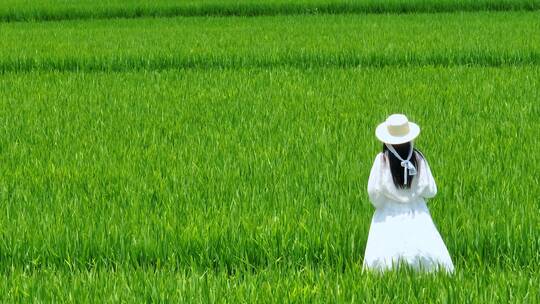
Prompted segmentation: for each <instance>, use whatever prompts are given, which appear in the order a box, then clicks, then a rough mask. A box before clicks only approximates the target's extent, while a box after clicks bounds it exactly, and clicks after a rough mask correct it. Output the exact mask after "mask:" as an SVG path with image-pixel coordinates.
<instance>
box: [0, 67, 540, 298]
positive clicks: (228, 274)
mask: <svg viewBox="0 0 540 304" xmlns="http://www.w3.org/2000/svg"><path fill="white" fill-rule="evenodd" d="M539 79H540V69H539V68H538V67H536V66H532V67H520V68H515V67H507V68H470V67H455V68H442V67H438V68H434V67H417V68H412V67H411V68H383V69H378V68H377V69H307V70H302V69H294V68H276V69H268V70H261V69H232V70H197V69H188V70H180V71H169V72H159V73H157V72H134V73H6V74H4V75H2V76H1V78H0V87H1V88H2V95H1V97H0V105H1V106H0V117H1V118H2V120H1V121H0V148H1V150H0V163H1V164H2V170H1V171H0V174H1V175H0V206H1V207H0V222H1V223H2V225H1V228H0V233H1V240H2V241H1V243H0V269H1V271H2V273H3V275H4V278H5V279H3V280H2V281H3V283H2V286H3V287H2V288H3V289H4V291H5V292H3V293H2V294H3V296H4V297H5V299H6V300H8V299H9V300H13V299H19V300H21V301H22V300H24V299H27V298H28V297H36V298H38V299H42V300H46V299H52V298H55V297H57V298H62V299H69V298H70V297H71V298H73V299H85V298H87V299H92V298H93V297H95V296H96V295H98V294H103V296H104V297H105V298H107V299H109V300H111V301H112V300H114V299H115V297H120V298H124V297H125V298H126V299H130V298H137V299H139V300H141V299H151V298H152V299H160V298H168V299H170V300H174V299H181V298H184V299H198V300H199V301H205V300H204V299H206V298H210V299H216V300H220V299H223V297H225V298H227V299H229V300H230V301H232V302H237V301H240V300H242V301H247V302H250V301H251V300H257V299H260V300H263V301H269V300H274V301H278V302H279V299H285V298H288V299H291V300H306V299H314V300H320V301H325V299H326V301H328V300H329V299H333V298H334V297H337V298H338V299H342V300H352V299H353V298H354V299H356V300H357V301H360V300H361V299H364V298H367V299H371V300H372V301H374V302H379V301H377V299H381V300H382V299H385V300H386V301H392V299H394V300H396V299H405V300H408V301H412V302H414V301H417V302H419V303H420V302H425V300H426V299H438V300H440V301H443V300H444V299H446V298H448V299H449V300H452V299H453V300H456V301H459V302H462V301H463V300H464V299H469V298H470V297H473V298H474V299H475V301H477V302H479V303H480V302H482V303H483V302H486V301H488V302H492V301H500V302H507V300H508V301H510V302H516V303H523V302H527V301H529V302H531V303H533V302H534V301H535V300H536V299H538V291H537V289H536V288H535V286H537V285H538V277H539V268H538V263H539V262H540V255H539V250H540V239H539V236H538V233H537V232H538V229H539V228H540V221H539V217H538V203H537V198H538V195H539V190H538V189H539V188H538V176H537V174H535V172H538V170H539V169H540V168H539V164H540V159H539V154H538V153H536V151H537V150H538V143H537V140H536V137H537V129H538V127H539V120H538V115H539V114H540V113H539V107H538V103H537V101H538V99H539V97H540V96H539V93H538V90H537V89H536V88H537V87H538V85H540V83H539ZM465 101H466V102H465ZM396 111H400V112H405V113H407V114H408V115H409V116H410V117H411V118H412V119H414V120H415V121H417V122H418V123H419V124H420V125H421V126H422V127H423V131H422V135H421V138H420V139H419V140H418V146H419V147H420V149H422V150H423V151H424V152H425V154H426V156H427V158H428V159H429V160H430V163H431V167H432V170H433V172H434V174H435V178H436V180H437V182H438V185H439V188H440V193H439V195H438V197H437V198H436V199H434V200H432V201H431V202H430V204H429V205H430V209H431V212H432V216H433V218H434V221H435V222H436V224H437V226H438V227H439V230H440V231H441V233H442V235H443V237H444V239H445V242H446V244H447V246H448V248H449V250H450V252H451V254H452V257H453V259H454V262H455V264H456V268H457V274H456V275H455V276H454V277H451V278H446V277H445V276H444V275H442V276H440V275H439V276H435V277H429V276H428V277H422V276H419V277H417V276H416V275H414V274H410V273H405V274H393V275H390V276H389V277H383V278H377V277H373V276H370V275H366V274H362V273H361V271H360V265H361V263H362V256H363V252H364V246H365V242H366V238H367V233H368V229H369V223H370V220H371V214H372V212H373V210H372V207H371V206H370V204H369V201H368V199H367V194H366V190H365V188H366V181H367V175H368V173H369V168H370V166H371V162H372V160H373V157H374V155H375V154H376V153H377V152H378V151H379V150H380V149H381V146H380V145H379V144H378V143H377V142H376V140H375V138H374V135H373V132H374V131H373V129H374V126H375V125H376V124H377V123H378V122H380V121H381V120H382V119H384V117H386V115H387V114H389V113H392V112H396ZM8 291H9V292H8Z"/></svg>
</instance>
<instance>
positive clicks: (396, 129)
mask: <svg viewBox="0 0 540 304" xmlns="http://www.w3.org/2000/svg"><path fill="white" fill-rule="evenodd" d="M387 128H388V133H390V135H392V136H403V135H406V134H408V133H409V131H410V129H409V124H408V123H405V124H402V125H397V126H396V125H387Z"/></svg>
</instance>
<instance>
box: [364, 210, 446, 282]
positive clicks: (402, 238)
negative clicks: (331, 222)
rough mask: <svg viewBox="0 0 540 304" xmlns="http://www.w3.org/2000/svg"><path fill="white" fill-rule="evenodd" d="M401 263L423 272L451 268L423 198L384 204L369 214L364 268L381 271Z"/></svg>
mask: <svg viewBox="0 0 540 304" xmlns="http://www.w3.org/2000/svg"><path fill="white" fill-rule="evenodd" d="M402 263H404V264H408V265H409V266H410V267H412V268H413V269H416V270H421V271H427V272H430V271H434V270H439V269H441V270H446V271H447V272H453V271H454V265H453V264H452V259H451V258H450V254H449V253H448V249H446V246H445V245H444V242H443V240H442V238H441V235H440V234H439V231H437V228H436V227H435V225H434V224H433V220H432V219H431V215H430V213H429V210H428V208H427V206H426V203H425V201H423V200H421V201H418V202H416V203H409V204H400V203H395V202H391V203H387V204H385V206H384V207H383V208H382V209H377V210H376V211H375V214H374V215H373V219H372V221H371V227H370V229H369V236H368V241H367V245H366V254H365V256H364V268H365V269H373V270H381V271H384V270H390V269H392V268H393V267H396V266H398V265H399V264H402Z"/></svg>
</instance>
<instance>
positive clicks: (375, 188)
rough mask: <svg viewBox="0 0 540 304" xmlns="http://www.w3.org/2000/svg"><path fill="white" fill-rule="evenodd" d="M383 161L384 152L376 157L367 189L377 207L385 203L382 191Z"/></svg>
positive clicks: (372, 202)
mask: <svg viewBox="0 0 540 304" xmlns="http://www.w3.org/2000/svg"><path fill="white" fill-rule="evenodd" d="M383 162H384V154H382V153H379V154H378V155H377V156H376V157H375V161H374V162H373V166H372V167H371V172H370V173H369V179H368V187H367V191H368V196H369V199H370V201H371V204H372V205H373V206H374V207H375V208H379V207H382V205H383V204H384V195H383V193H382V185H381V177H382V168H383Z"/></svg>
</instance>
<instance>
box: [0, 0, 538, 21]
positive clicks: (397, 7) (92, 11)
mask: <svg viewBox="0 0 540 304" xmlns="http://www.w3.org/2000/svg"><path fill="white" fill-rule="evenodd" d="M537 10H540V1H538V0H532V1H531V0H514V1H508V0H492V1H488V0H485V1H461V2H457V1H438V0H429V1H420V0H418V1H377V2H372V1H369V2H368V1H358V2H334V3H332V2H328V3H325V2H320V3H317V2H315V3H240V4H238V3H227V2H225V3H210V4H198V5H197V4H174V5H171V4H169V5H161V6H160V5H159V4H155V5H154V6H151V5H125V6H117V7H114V6H109V7H107V6H104V7H103V6H96V7H93V6H84V5H83V6H68V7H54V6H52V7H47V6H44V7H34V8H26V7H21V8H13V7H11V8H10V7H7V8H6V7H4V8H2V7H0V22H4V23H5V22H20V21H22V22H25V21H61V20H77V19H113V18H142V17H181V16H184V17H197V16H199V17H200V16H215V17H228V16H245V17H253V16H277V15H317V14H334V15H337V14H412V13H449V12H450V13H451V12H474V11H537Z"/></svg>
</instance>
